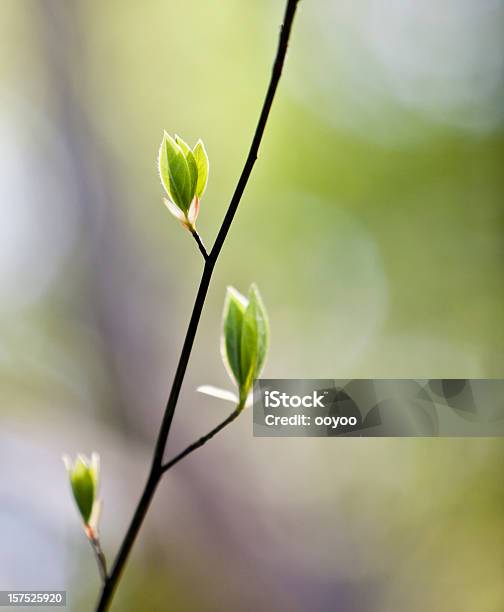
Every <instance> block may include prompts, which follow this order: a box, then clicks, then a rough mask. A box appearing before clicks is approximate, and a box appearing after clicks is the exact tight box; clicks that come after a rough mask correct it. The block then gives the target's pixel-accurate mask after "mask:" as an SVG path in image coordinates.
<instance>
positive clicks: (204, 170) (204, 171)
mask: <svg viewBox="0 0 504 612" xmlns="http://www.w3.org/2000/svg"><path fill="white" fill-rule="evenodd" d="M193 153H194V157H195V159H196V164H197V166H198V182H197V184H196V195H197V196H198V198H201V196H202V195H203V194H204V193H205V189H206V186H207V182H208V172H209V165H210V164H209V161H208V155H207V152H206V149H205V145H204V144H203V142H202V141H201V140H198V142H197V143H196V146H195V147H194V149H193Z"/></svg>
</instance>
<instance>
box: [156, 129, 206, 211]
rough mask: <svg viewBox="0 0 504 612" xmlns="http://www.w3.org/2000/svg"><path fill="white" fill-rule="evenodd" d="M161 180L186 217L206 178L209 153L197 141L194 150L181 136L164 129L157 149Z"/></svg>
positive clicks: (199, 194) (201, 190) (204, 185)
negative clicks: (172, 134)
mask: <svg viewBox="0 0 504 612" xmlns="http://www.w3.org/2000/svg"><path fill="white" fill-rule="evenodd" d="M158 168H159V176H160V177H161V182H162V184H163V187H164V188H165V190H166V193H167V194H168V196H169V198H170V200H171V202H172V203H173V204H175V206H176V207H178V208H179V209H180V210H181V211H182V213H183V214H184V215H185V216H186V217H187V215H188V214H189V209H190V207H191V204H192V203H193V201H194V200H195V198H197V200H198V201H199V199H200V198H201V197H202V195H203V193H204V192H205V188H206V185H207V181H208V169H209V164H208V156H207V153H206V150H205V146H204V145H203V142H202V141H201V140H198V142H197V143H196V146H195V147H194V149H191V148H190V147H189V145H188V144H187V143H186V142H184V140H182V138H180V136H175V138H172V137H171V136H170V135H169V134H168V133H167V132H164V135H163V140H162V142H161V146H160V148H159V156H158Z"/></svg>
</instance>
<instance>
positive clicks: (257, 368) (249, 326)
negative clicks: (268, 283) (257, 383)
mask: <svg viewBox="0 0 504 612" xmlns="http://www.w3.org/2000/svg"><path fill="white" fill-rule="evenodd" d="M268 341H269V326H268V318H267V315H266V310H265V308H264V304H263V302H262V300H261V297H260V294H259V291H258V289H257V287H256V286H255V285H252V286H251V287H250V290H249V294H248V299H246V298H245V297H244V296H242V295H240V293H238V291H236V290H235V289H233V288H231V287H229V288H228V292H227V295H226V301H225V304H224V325H223V334H222V340H221V352H222V358H223V361H224V364H225V366H226V368H227V370H228V373H229V375H230V376H231V378H232V379H233V380H234V381H235V382H236V384H237V386H238V390H239V394H240V401H241V402H244V401H245V400H246V398H247V395H248V393H249V391H250V389H251V387H252V383H253V381H254V379H255V378H257V377H258V376H259V375H260V373H261V370H262V368H263V365H264V361H265V358H266V353H267V350H268Z"/></svg>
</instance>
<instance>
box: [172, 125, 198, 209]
mask: <svg viewBox="0 0 504 612" xmlns="http://www.w3.org/2000/svg"><path fill="white" fill-rule="evenodd" d="M175 142H176V143H177V144H178V145H179V147H180V148H181V149H182V152H183V153H184V155H185V158H186V162H187V167H188V169H189V175H190V178H191V181H190V189H189V194H190V202H192V201H193V199H194V196H195V194H196V184H197V182H198V165H197V163H196V158H195V157H194V153H193V152H192V151H191V149H190V148H189V145H188V144H187V143H186V142H185V141H184V140H182V138H180V136H175Z"/></svg>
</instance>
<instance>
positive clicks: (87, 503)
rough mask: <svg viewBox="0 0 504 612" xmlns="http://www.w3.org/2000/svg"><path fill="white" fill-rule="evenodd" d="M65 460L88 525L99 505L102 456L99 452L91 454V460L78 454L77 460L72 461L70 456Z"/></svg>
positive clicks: (76, 497) (75, 495) (71, 483)
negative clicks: (100, 456)
mask: <svg viewBox="0 0 504 612" xmlns="http://www.w3.org/2000/svg"><path fill="white" fill-rule="evenodd" d="M63 462H64V463H65V466H66V468H67V471H68V476H69V479H70V486H71V488H72V493H73V496H74V499H75V503H76V504H77V508H78V509H79V512H80V515H81V516H82V520H83V521H84V525H85V526H86V527H87V526H89V525H90V523H91V522H92V520H91V518H92V515H93V514H94V513H96V511H97V510H98V507H99V501H98V499H97V495H98V483H99V471H100V458H99V456H98V454H97V453H93V454H92V455H91V460H89V459H87V458H86V457H84V456H83V455H77V458H76V460H75V462H74V463H72V461H71V459H70V457H68V456H64V457H63Z"/></svg>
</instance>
